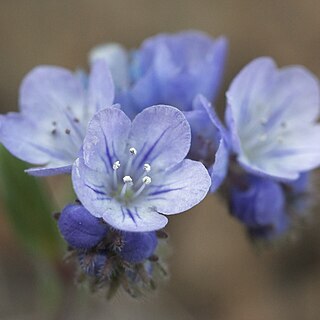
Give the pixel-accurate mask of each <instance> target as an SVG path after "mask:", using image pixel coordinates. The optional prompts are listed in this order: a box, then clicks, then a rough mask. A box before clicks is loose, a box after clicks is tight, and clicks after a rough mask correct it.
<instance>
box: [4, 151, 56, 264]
mask: <svg viewBox="0 0 320 320" xmlns="http://www.w3.org/2000/svg"><path fill="white" fill-rule="evenodd" d="M26 168H27V166H26V164H25V163H24V162H22V161H20V160H18V159H16V158H14V157H13V156H12V155H11V154H10V153H9V152H8V151H7V150H5V148H4V147H2V146H0V192H1V193H0V197H1V198H2V199H3V202H4V204H5V208H6V213H7V215H8V218H9V220H10V222H11V224H12V226H13V229H14V230H15V231H16V234H17V236H18V238H20V240H21V241H22V243H23V244H24V245H25V246H27V248H28V249H29V250H31V251H32V252H33V253H35V254H39V255H42V256H46V257H47V258H50V259H56V258H58V257H59V256H61V248H62V246H61V244H62V241H61V237H60V235H59V232H58V229H57V226H56V223H55V221H54V220H53V218H52V212H53V204H52V201H51V200H50V197H49V194H48V190H47V188H46V185H45V181H44V180H42V179H40V178H35V177H31V176H30V175H28V174H27V173H25V172H24V170H25V169H26Z"/></svg>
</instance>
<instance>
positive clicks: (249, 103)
mask: <svg viewBox="0 0 320 320" xmlns="http://www.w3.org/2000/svg"><path fill="white" fill-rule="evenodd" d="M319 96H320V93H319V82H318V79H316V77H315V76H314V75H312V74H311V73H310V72H309V71H308V70H306V69H304V68H303V67H300V66H291V67H286V68H283V69H280V70H278V69H277V68H276V65H275V63H274V62H273V60H272V59H270V58H258V59H255V60H254V61H252V62H251V63H249V64H248V65H247V66H246V67H245V68H244V69H243V70H242V71H241V72H240V73H239V74H238V75H237V76H236V78H235V79H234V80H233V82H232V84H231V86H230V88H229V90H228V92H227V112H226V121H227V123H228V127H229V129H230V132H231V136H232V144H233V150H234V152H235V153H236V154H237V159H238V161H239V163H240V164H241V165H242V166H243V167H244V168H245V169H246V170H248V171H249V172H252V173H255V174H258V175H265V176H270V177H274V178H277V179H282V180H294V179H297V178H298V177H299V175H300V173H301V172H304V171H308V170H311V169H313V168H315V167H317V166H319V164H320V144H319V141H320V125H319V124H318V123H317V120H318V116H319V110H320V109H319Z"/></svg>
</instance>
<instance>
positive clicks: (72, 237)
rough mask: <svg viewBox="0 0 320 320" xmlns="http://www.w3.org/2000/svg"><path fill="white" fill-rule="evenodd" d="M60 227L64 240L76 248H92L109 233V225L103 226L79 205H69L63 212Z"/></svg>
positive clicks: (59, 221)
mask: <svg viewBox="0 0 320 320" xmlns="http://www.w3.org/2000/svg"><path fill="white" fill-rule="evenodd" d="M58 226H59V230H60V232H61V234H62V235H63V237H64V239H65V240H66V241H67V242H68V243H69V245H71V246H72V247H75V248H84V249H89V248H92V247H94V246H95V245H97V244H98V243H99V242H100V241H101V240H102V239H103V238H104V237H105V235H106V233H107V232H108V227H107V225H105V224H102V223H101V222H100V221H99V220H98V219H97V218H95V217H94V216H92V215H91V214H90V213H89V212H88V211H87V210H86V209H85V208H84V207H83V206H82V205H79V204H72V205H68V206H66V207H65V208H64V209H63V210H62V212H61V215H60V217H59V220H58Z"/></svg>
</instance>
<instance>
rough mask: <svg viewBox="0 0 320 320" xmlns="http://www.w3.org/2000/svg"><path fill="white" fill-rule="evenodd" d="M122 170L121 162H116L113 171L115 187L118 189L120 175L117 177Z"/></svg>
mask: <svg viewBox="0 0 320 320" xmlns="http://www.w3.org/2000/svg"><path fill="white" fill-rule="evenodd" d="M119 168H120V161H119V160H118V161H116V162H115V163H114V164H113V165H112V169H113V184H114V187H115V188H117V185H118V175H117V170H118V169H119Z"/></svg>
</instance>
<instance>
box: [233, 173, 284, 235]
mask: <svg viewBox="0 0 320 320" xmlns="http://www.w3.org/2000/svg"><path fill="white" fill-rule="evenodd" d="M230 211H231V213H232V215H234V216H235V217H237V218H238V219H239V220H241V221H242V222H243V223H244V224H245V225H246V227H247V228H248V230H249V232H250V234H251V235H253V236H255V237H260V238H265V239H272V238H275V237H277V236H279V235H281V234H282V233H284V232H285V231H286V230H287V228H288V219H287V216H286V202H285V195H284V192H283V190H282V188H281V185H280V184H279V183H277V182H275V181H273V180H271V179H268V178H262V177H256V176H252V175H247V176H242V177H241V184H238V185H233V187H232V188H231V191H230Z"/></svg>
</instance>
